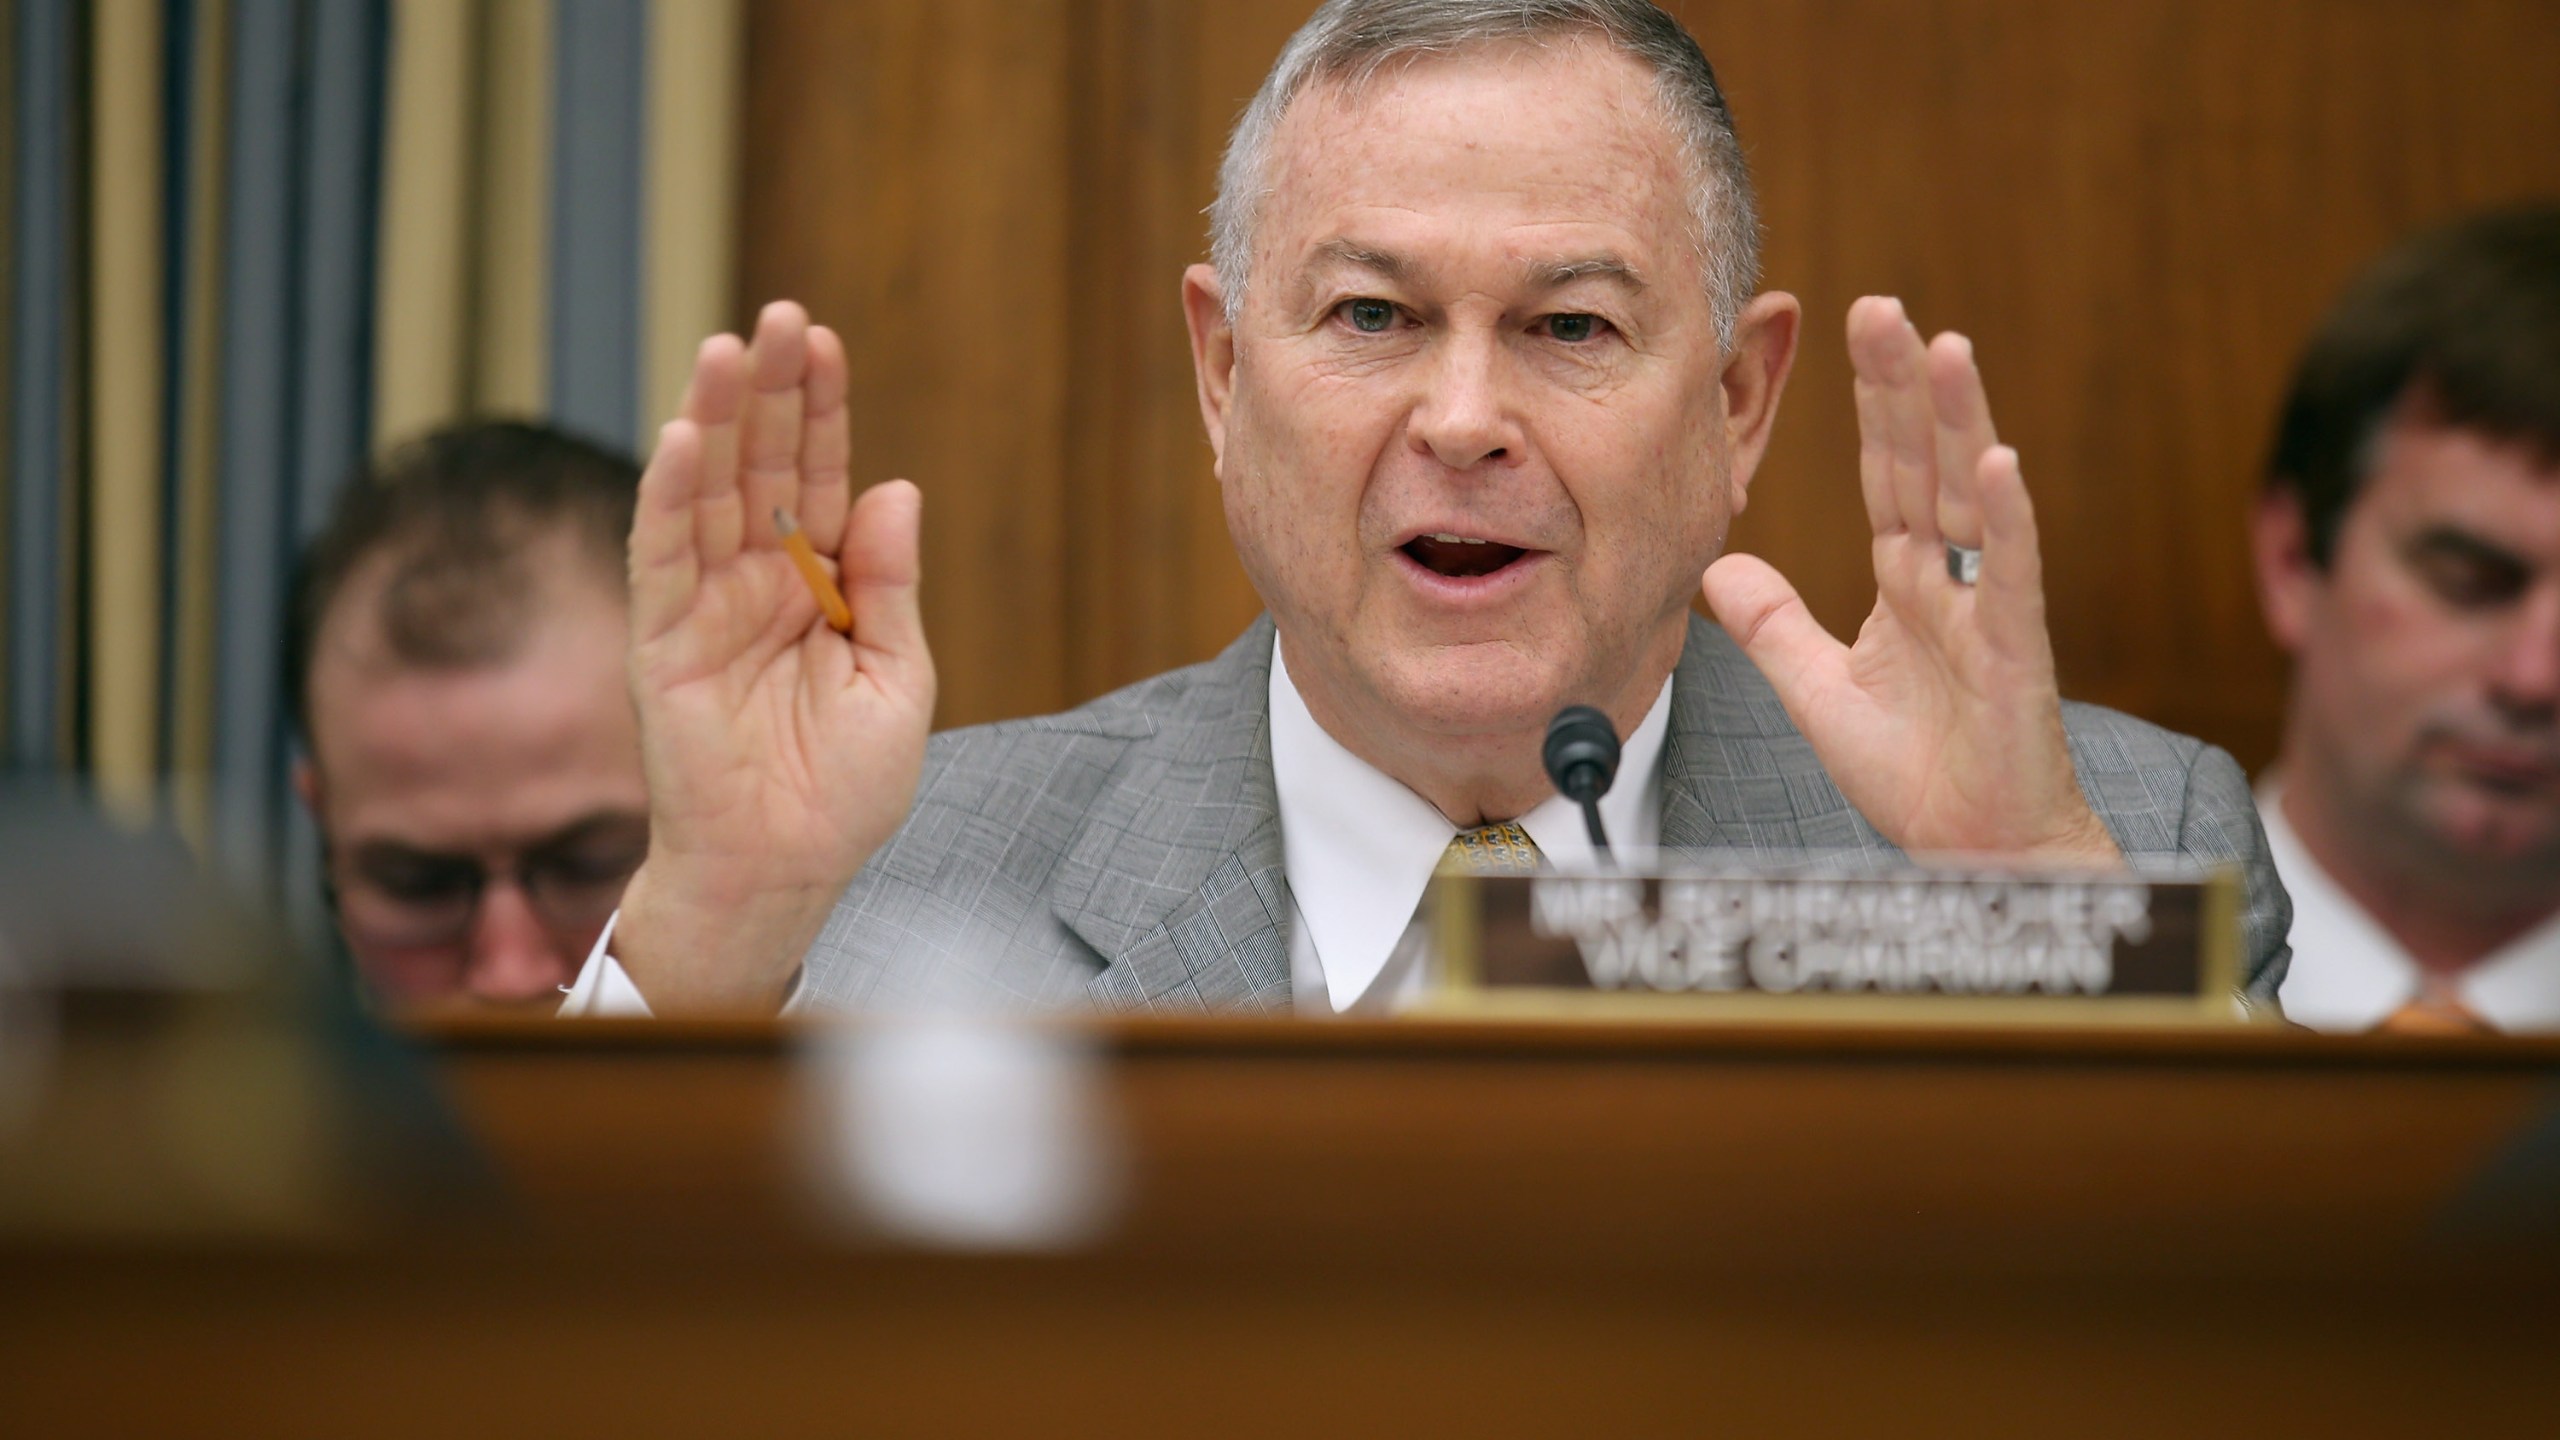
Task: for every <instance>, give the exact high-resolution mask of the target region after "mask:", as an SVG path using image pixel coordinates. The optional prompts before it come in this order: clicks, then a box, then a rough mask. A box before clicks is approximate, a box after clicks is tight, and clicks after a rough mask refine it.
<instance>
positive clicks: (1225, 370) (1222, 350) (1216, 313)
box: [1182, 265, 1236, 479]
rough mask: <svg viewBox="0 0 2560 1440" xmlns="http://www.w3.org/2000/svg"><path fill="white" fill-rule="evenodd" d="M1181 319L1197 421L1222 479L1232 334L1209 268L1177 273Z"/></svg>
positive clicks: (1223, 298)
mask: <svg viewBox="0 0 2560 1440" xmlns="http://www.w3.org/2000/svg"><path fill="white" fill-rule="evenodd" d="M1182 318H1183V320H1184V322H1185V323H1187V324H1188V325H1189V326H1190V327H1191V377H1192V379H1193V381H1194V382H1195V383H1197V384H1198V386H1199V388H1200V423H1201V424H1202V425H1203V426H1205V427H1207V429H1208V431H1209V449H1210V451H1211V453H1213V454H1215V455H1216V456H1217V458H1218V467H1219V478H1221V479H1223V478H1225V474H1226V461H1227V402H1228V400H1229V399H1230V398H1232V397H1233V396H1234V394H1235V383H1236V332H1235V327H1234V326H1232V325H1229V324H1228V323H1227V300H1226V291H1225V289H1224V288H1223V287H1222V286H1221V285H1220V284H1219V283H1218V272H1217V270H1216V269H1214V268H1213V267H1211V266H1207V265H1194V266H1192V267H1191V268H1190V269H1188V270H1185V271H1183V272H1182Z"/></svg>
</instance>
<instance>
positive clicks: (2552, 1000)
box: [2258, 775, 2560, 1031]
mask: <svg viewBox="0 0 2560 1440" xmlns="http://www.w3.org/2000/svg"><path fill="white" fill-rule="evenodd" d="M2283 794H2284V786H2283V784H2282V782H2281V780H2280V779H2278V778H2277V777H2275V776H2273V775H2269V776H2268V777H2267V778H2265V779H2264V780H2262V781H2260V782H2259V785H2258V819H2259V821H2260V823H2262V824H2264V825H2265V826H2266V830H2267V847H2268V848H2269V849H2270V850H2271V851H2273V852H2274V855H2275V862H2276V874H2277V875H2278V876H2279V877H2280V878H2281V879H2283V881H2284V888H2285V893H2287V894H2289V895H2291V896H2292V897H2293V933H2292V936H2291V939H2292V942H2293V966H2292V968H2291V969H2289V970H2287V971H2286V972H2285V977H2284V984H2283V985H2282V986H2280V987H2279V988H2278V989H2277V991H2276V998H2277V999H2278V1000H2279V1001H2281V1002H2282V1003H2283V1005H2284V1014H2285V1018H2286V1019H2288V1020H2291V1021H2294V1022H2295V1023H2297V1024H2302V1025H2308V1026H2310V1027H2311V1028H2312V1029H2314V1030H2339V1031H2352V1030H2370V1029H2372V1028H2373V1027H2374V1026H2376V1025H2378V1024H2380V1023H2382V1021H2383V1020H2384V1019H2385V1018H2386V1017H2388V1016H2389V1015H2390V1014H2391V1013H2392V1012H2393V1011H2396V1010H2398V1009H2399V1008H2400V1007H2401V1006H2403V1005H2406V1004H2408V1003H2409V1002H2410V1001H2412V1000H2415V999H2417V998H2418V989H2419V981H2420V978H2421V977H2420V973H2419V970H2418V962H2417V961H2416V960H2415V959H2412V958H2411V957H2410V955H2409V952H2408V951H2407V950H2406V949H2405V948H2403V947H2402V946H2401V944H2400V942H2399V941H2397V940H2395V939H2393V938H2392V936H2391V932H2390V931H2388V930H2385V929H2383V928H2382V924H2381V922H2380V921H2377V920H2375V919H2374V918H2373V916H2371V915H2370V914H2368V913H2366V911H2365V909H2364V907H2363V906H2361V905H2358V904H2357V903H2356V902H2355V900H2354V899H2353V898H2352V897H2350V896H2349V895H2348V894H2347V892H2346V891H2345V890H2343V889H2340V888H2339V886H2338V882H2337V881H2335V880H2333V879H2331V878H2330V877H2329V872H2328V871H2326V870H2323V869H2321V868H2320V862H2319V861H2317V860H2314V859H2313V858H2311V852H2310V851H2309V850H2307V849H2305V848H2303V844H2302V838H2301V837H2300V836H2298V835H2296V834H2294V833H2293V826H2292V825H2291V824H2289V823H2287V821H2286V820H2285V818H2284V806H2283V804H2282V803H2281V801H2282V799H2283ZM2451 998H2453V999H2455V1000H2458V1001H2460V1002H2461V1003H2462V1005H2463V1007H2464V1008H2465V1009H2467V1010H2469V1011H2470V1012H2471V1013H2473V1014H2474V1015H2477V1016H2479V1017H2480V1018H2481V1019H2482V1020H2485V1021H2487V1022H2488V1023H2489V1024H2491V1025H2494V1026H2496V1027H2497V1028H2498V1029H2500V1030H2511V1031H2524V1030H2560V915H2554V916H2553V917H2552V918H2551V919H2549V920H2547V921H2545V922H2543V923H2542V924H2541V925H2538V926H2536V927H2534V929H2532V930H2531V931H2529V932H2527V933H2526V934H2524V935H2522V936H2519V937H2518V938H2517V939H2515V940H2514V941H2513V942H2511V943H2509V944H2508V945H2507V946H2505V947H2504V948H2503V949H2500V950H2499V951H2498V952H2497V953H2495V954H2493V955H2489V956H2486V957H2484V958H2482V959H2481V960H2479V961H2478V962H2476V963H2474V964H2473V965H2471V966H2470V967H2468V968H2467V969H2465V970H2464V971H2463V972H2462V973H2461V974H2460V975H2458V976H2456V977H2455V978H2454V981H2453V984H2452V996H2451Z"/></svg>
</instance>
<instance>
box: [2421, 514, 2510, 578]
mask: <svg viewBox="0 0 2560 1440" xmlns="http://www.w3.org/2000/svg"><path fill="white" fill-rule="evenodd" d="M2409 550H2410V552H2411V553H2412V554H2416V553H2420V552H2433V553H2437V554H2451V555H2459V556H2461V557H2462V558H2463V559H2465V560H2478V561H2483V562H2486V563H2488V564H2492V565H2502V566H2506V567H2509V568H2512V569H2514V570H2517V571H2520V572H2526V573H2530V572H2531V571H2532V569H2533V562H2532V561H2530V560H2528V559H2526V558H2525V557H2523V556H2522V555H2518V554H2517V553H2515V552H2514V551H2512V550H2509V549H2507V548H2506V547H2504V546H2502V545H2499V544H2496V543H2495V542H2493V541H2490V540H2486V539H2483V538H2482V537H2480V536H2478V535H2475V534H2473V533H2472V532H2470V531H2468V530H2465V529H2462V528H2461V527H2459V526H2456V525H2443V524H2437V525H2430V526H2428V527H2427V528H2426V529H2424V530H2421V531H2419V532H2418V533H2417V534H2416V535H2413V536H2411V537H2410V539H2409Z"/></svg>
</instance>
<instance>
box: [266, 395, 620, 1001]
mask: <svg viewBox="0 0 2560 1440" xmlns="http://www.w3.org/2000/svg"><path fill="white" fill-rule="evenodd" d="M638 486H639V467H638V465H637V464H635V463H634V462H633V461H632V460H631V459H630V458H629V457H627V456H624V455H619V454H615V453H613V452H610V451H608V450H605V449H602V448H600V447H598V446H595V445H592V444H589V443H587V442H586V441H584V440H580V439H576V438H574V437H572V436H569V435H565V434H562V433H560V432H558V431H555V430H550V429H546V428H543V427H541V426H536V425H528V424H521V423H515V422H507V421H475V422H470V423H465V424H460V425H456V426H452V427H450V428H447V429H443V430H439V431H436V432H434V433H431V434H428V435H426V436H423V437H421V438H419V439H416V440H414V441H411V442H410V443H408V444H406V445H403V446H401V447H399V448H398V449H396V450H393V451H392V452H391V453H390V454H389V455H388V456H387V457H386V458H384V459H383V460H382V461H381V462H380V463H378V464H376V465H374V466H372V467H370V468H368V469H367V470H366V471H365V472H364V473H362V474H361V475H359V476H357V477H356V478H355V480H354V481H352V482H351V483H350V484H348V485H347V486H346V487H345V489H344V490H343V491H341V492H340V495H339V498H338V503H337V507H336V510H335V512H334V513H333V514H332V515H331V517H330V519H329V524H328V527H327V528H326V529H324V530H323V531H322V532H321V533H320V534H319V536H318V537H317V538H315V539H314V540H313V541H312V543H311V545H310V548H309V549H308V550H307V551H306V552H305V553H304V555H303V557H302V561H301V566H300V569H299V571H298V573H297V575H296V577H295V582H294V590H293V600H292V606H291V611H290V625H291V633H290V636H289V639H288V649H287V657H286V680H287V683H288V685H289V686H290V687H291V691H290V693H291V697H292V702H293V705H294V710H295V715H296V718H297V720H298V721H299V723H300V725H301V729H302V734H303V737H304V741H305V749H306V758H304V759H302V760H300V761H299V762H298V763H297V764H296V765H295V767H294V772H293V782H294V789H295V791H296V793H297V794H299V795H300V796H301V798H302V801H303V803H304V804H305V805H306V806H308V807H309V808H310V811H311V814H312V816H313V818H314V819H315V820H316V821H317V822H318V825H319V829H320V834H321V837H322V843H323V846H324V854H325V864H326V866H327V883H328V890H329V895H330V899H331V904H332V908H333V909H334V911H335V913H336V916H337V920H338V926H339V930H340V932H341V933H342V934H343V936H344V937H345V940H346V945H347V950H348V952H349V953H350V955H351V956H352V957H353V959H354V962H355V967H356V970H357V973H358V974H359V975H360V976H361V978H362V979H363V981H364V983H365V985H366V987H367V989H368V990H369V991H370V992H371V994H372V995H373V997H374V998H375V999H376V1000H377V1001H379V1002H382V1003H385V1004H390V1005H395V1006H405V1005H414V1004H419V1003H431V1002H446V1003H452V1002H460V1003H466V1004H481V1005H493V1006H495V1005H519V1004H528V1003H539V1004H542V1005H544V1006H545V1007H546V1008H548V1007H550V1006H556V1005H557V1004H558V1002H559V993H558V987H559V986H560V985H561V984H562V983H563V982H564V981H566V980H568V979H569V978H570V977H571V976H573V975H574V974H575V973H576V971H577V967H578V964H579V962H580V961H581V960H582V959H583V958H584V957H585V954H586V951H587V949H588V948H589V947H590V946H592V945H593V944H594V943H595V939H596V935H597V933H598V931H599V930H600V929H601V927H602V926H603V924H604V922H605V919H606V917H608V916H609V915H611V914H612V913H613V909H614V906H615V905H616V904H617V903H618V902H619V901H620V899H621V895H622V886H623V882H624V881H625V880H627V879H629V878H630V875H631V872H632V871H633V870H634V869H636V868H637V867H638V866H639V864H640V861H641V858H642V857H643V856H644V855H645V854H646V853H647V851H648V840H649V810H648V789H647V786H646V785H645V784H644V783H643V781H642V778H641V773H640V741H639V729H638V724H637V721H636V719H635V718H634V715H633V713H632V707H631V698H630V692H629V689H628V687H627V685H626V683H625V681H624V672H623V655H624V652H625V650H626V649H627V647H628V644H629V637H630V606H629V601H628V599H627V596H626V585H625V580H624V575H623V563H622V557H623V537H624V536H625V534H626V533H627V532H628V531H629V529H630V525H631V515H632V504H633V498H634V496H635V495H636V494H637V493H638Z"/></svg>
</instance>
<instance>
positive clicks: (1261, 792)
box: [1052, 618, 1290, 1011]
mask: <svg viewBox="0 0 2560 1440" xmlns="http://www.w3.org/2000/svg"><path fill="white" fill-rule="evenodd" d="M1196 674H1197V679H1196V681H1195V683H1193V684H1192V685H1191V686H1190V687H1189V688H1188V689H1187V690H1186V691H1185V692H1184V694H1183V695H1182V697H1181V698H1180V699H1179V700H1178V701H1177V702H1176V703H1175V704H1174V705H1172V706H1170V707H1168V708H1167V709H1166V710H1165V711H1164V712H1162V713H1160V714H1157V715H1154V716H1151V717H1150V719H1151V720H1152V721H1153V722H1154V724H1155V727H1156V732H1155V733H1154V734H1153V735H1150V736H1149V737H1147V738H1146V739H1145V740H1144V741H1142V742H1140V743H1138V744H1135V745H1132V746H1131V747H1129V750H1128V752H1127V754H1126V755H1125V756H1124V758H1123V759H1122V760H1121V762H1120V765H1119V767H1118V770H1117V773H1115V774H1114V775H1113V776H1112V779H1111V783H1110V784H1108V785H1107V786H1105V787H1104V788H1103V791H1102V794H1101V797H1100V799H1098V800H1097V801H1096V803H1095V806H1094V810H1093V814H1092V815H1091V816H1090V817H1089V818H1088V819H1087V820H1086V822H1085V824H1084V827H1083V829H1082V830H1081V831H1079V832H1078V834H1077V836H1076V839H1075V841H1074V843H1073V844H1072V845H1071V846H1070V847H1069V849H1068V852H1067V855H1066V858H1065V860H1064V861H1063V862H1062V864H1061V866H1060V870H1059V875H1058V881H1057V885H1056V888H1055V890H1054V891H1053V897H1054V898H1053V902H1052V908H1053V910H1054V912H1055V914H1056V915H1057V918H1058V920H1059V922H1060V923H1061V924H1063V925H1065V926H1066V927H1067V928H1068V929H1069V930H1071V931H1073V932H1074V933H1075V935H1076V936H1077V938H1079V939H1081V940H1082V941H1084V943H1085V944H1087V945H1089V946H1091V947H1092V948H1093V951H1094V953H1095V954H1096V955H1097V956H1099V957H1100V958H1101V960H1102V962H1103V968H1102V970H1101V972H1100V973H1099V974H1097V975H1096V976H1095V977H1094V978H1093V980H1092V981H1091V983H1090V984H1089V985H1088V986H1087V994H1088V995H1089V996H1090V997H1091V999H1092V1000H1093V1002H1094V1004H1096V1005H1097V1006H1100V1007H1103V1008H1107V1009H1115V1010H1157V1009H1170V1010H1203V1009H1207V1010H1257V1009H1258V1010H1276V1011H1285V1010H1287V1009H1288V1008H1289V1004H1290V998H1289V914H1290V901H1289V887H1288V881H1287V879H1286V877H1285V874H1284V872H1283V861H1282V850H1281V844H1280V805H1279V799H1278V795H1277V792H1276V790H1275V789H1274V786H1273V782H1272V774H1271V721H1270V683H1271V622H1270V621H1269V620H1268V619H1267V618H1266V619H1263V620H1258V621H1256V622H1255V623H1254V625H1253V626H1252V627H1251V628H1250V629H1248V630H1246V631H1245V633H1244V634H1243V636H1241V637H1240V638H1238V639H1237V641H1236V642H1235V643H1234V644H1233V645H1231V646H1229V647H1228V648H1227V650H1226V652H1225V653H1224V654H1222V655H1220V656H1219V657H1218V658H1217V659H1216V660H1213V661H1211V662H1209V664H1207V665H1205V666H1202V667H1201V668H1200V670H1199V671H1198V672H1196Z"/></svg>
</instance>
